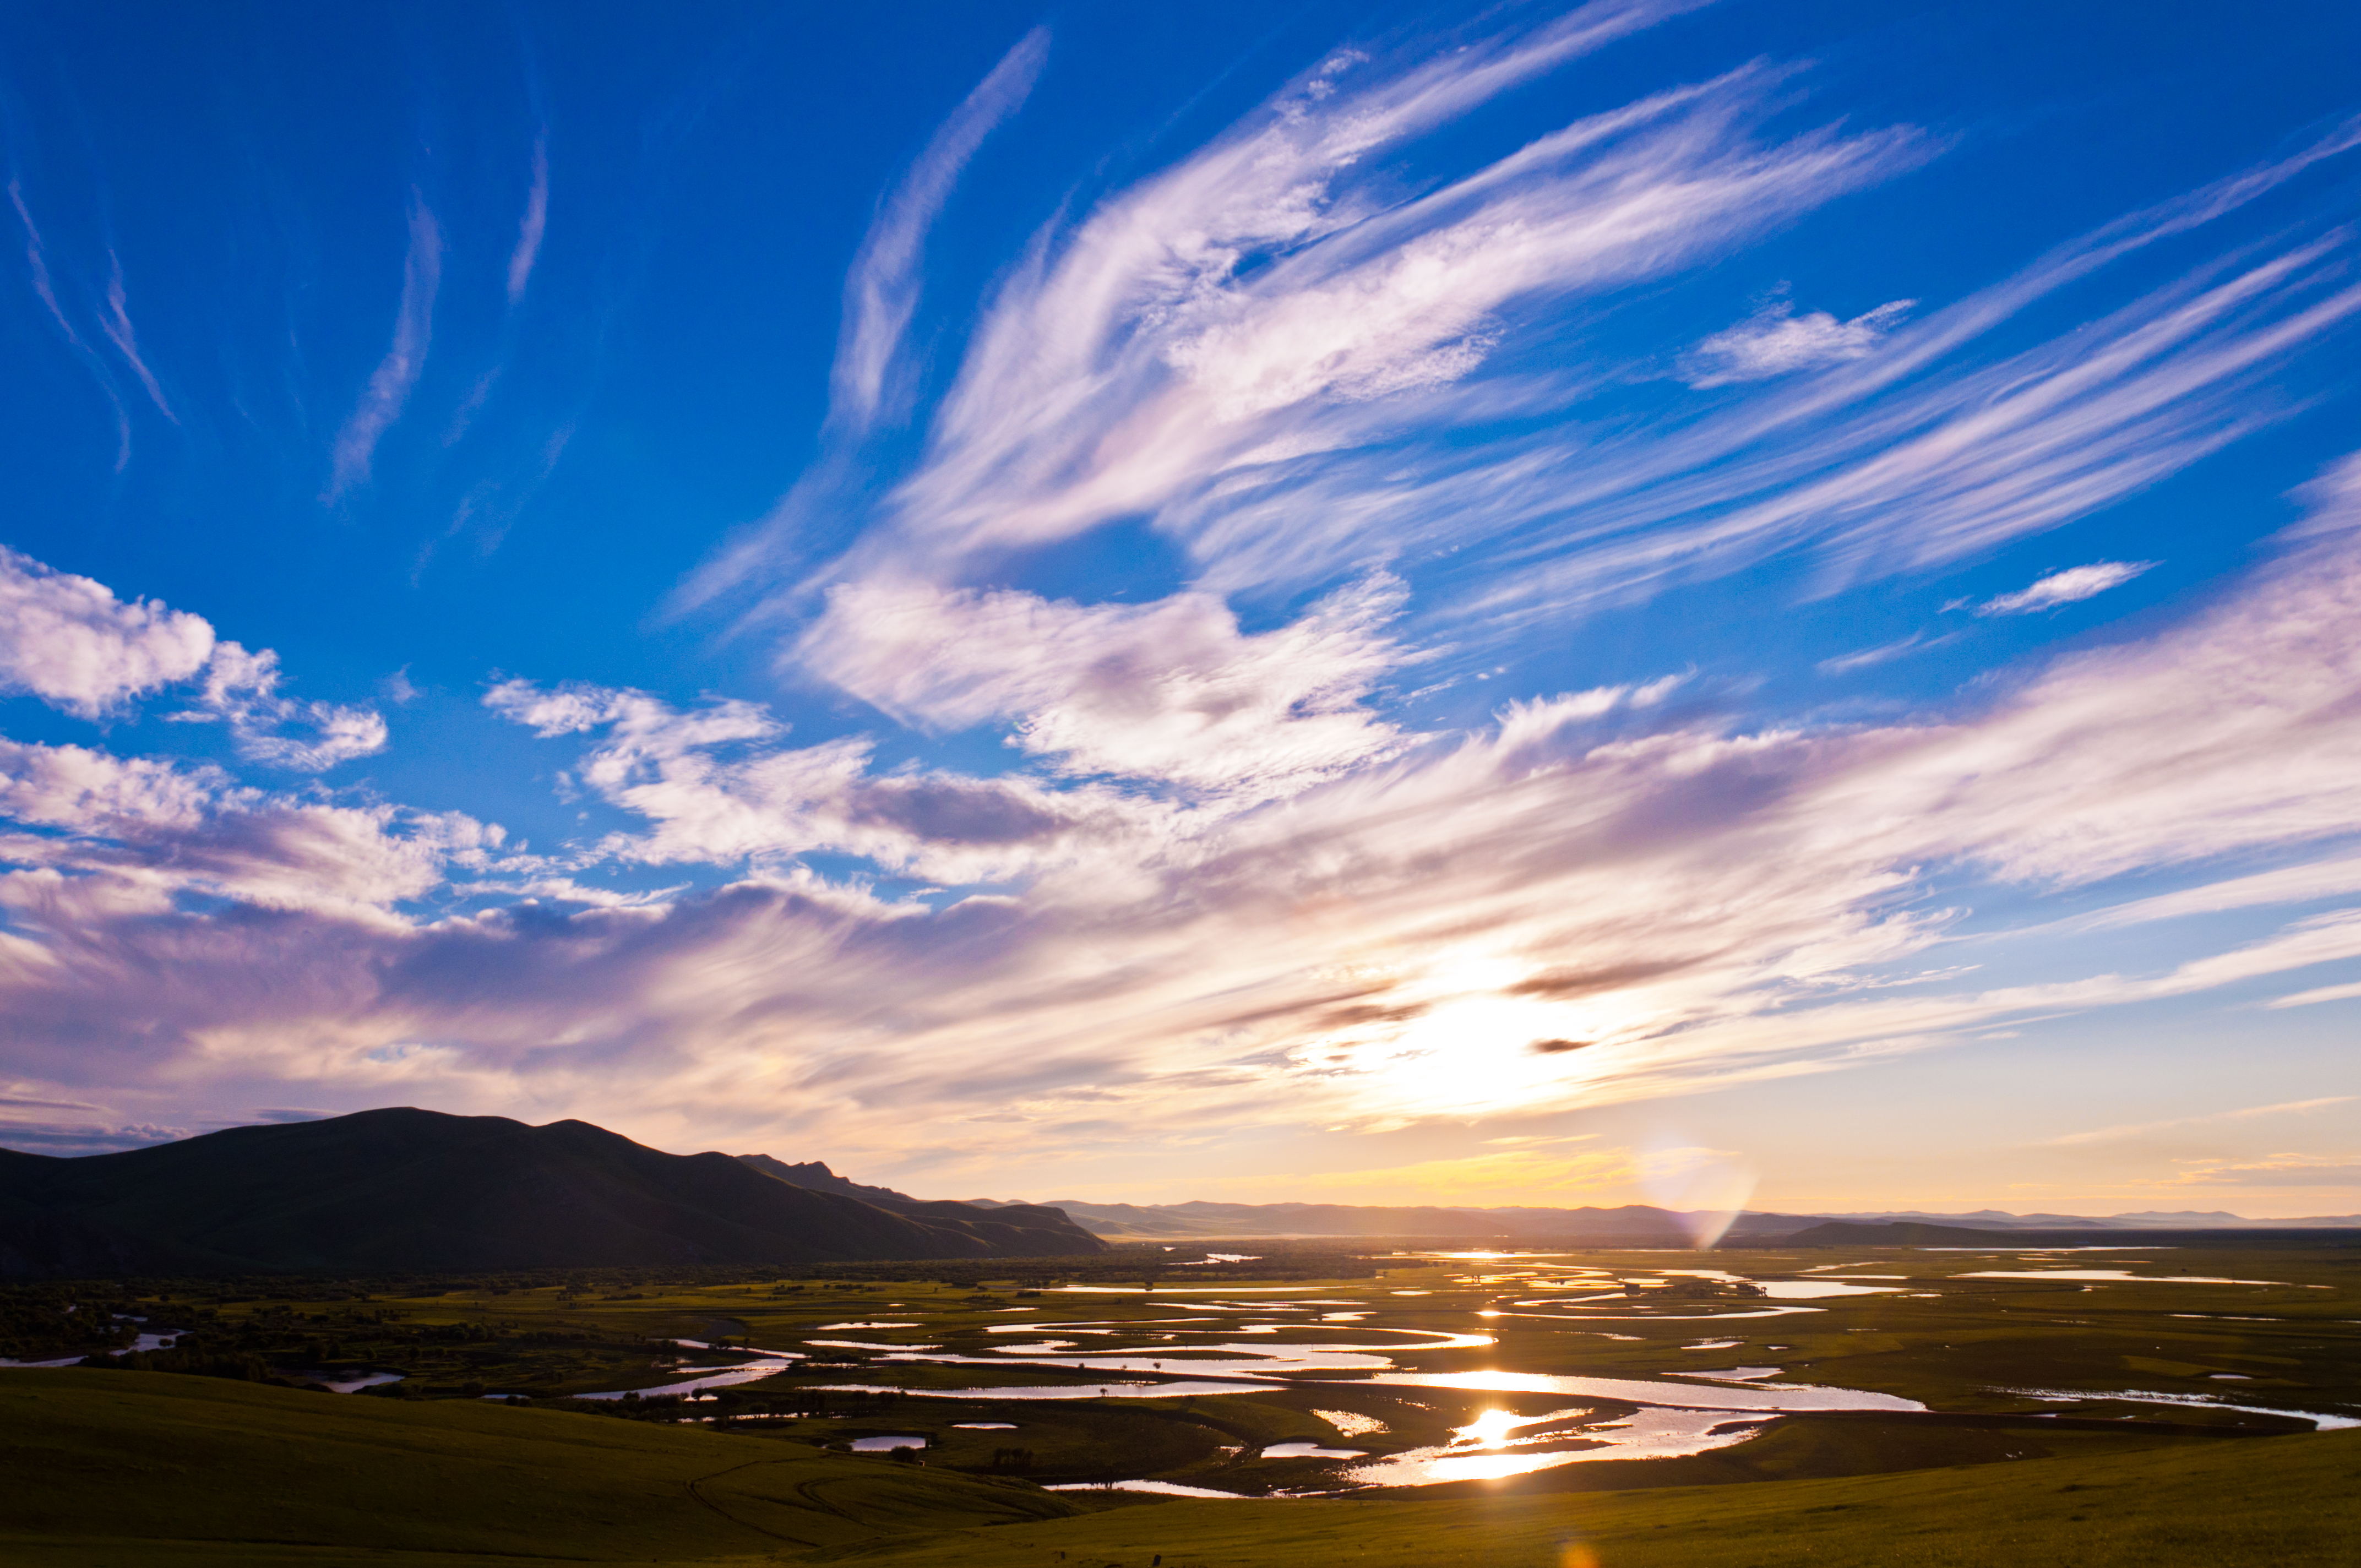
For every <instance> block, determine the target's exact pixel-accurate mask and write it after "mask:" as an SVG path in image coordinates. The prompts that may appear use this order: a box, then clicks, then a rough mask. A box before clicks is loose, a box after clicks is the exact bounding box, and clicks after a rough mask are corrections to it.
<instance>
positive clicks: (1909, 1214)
mask: <svg viewBox="0 0 2361 1568" xmlns="http://www.w3.org/2000/svg"><path fill="white" fill-rule="evenodd" d="M1822 1217H1823V1218H1826V1219H1828V1220H1839V1221H1845V1222H1848V1223H1851V1222H1861V1223H1883V1222H1886V1221H1902V1222H1912V1221H1916V1222H1923V1223H1927V1224H1933V1225H1968V1226H1972V1227H1975V1228H1978V1229H1982V1230H1988V1231H2251V1230H2257V1229H2266V1230H2274V1231H2317V1230H2352V1229H2355V1228H2356V1227H2361V1214H2314V1215H2312V1216H2309V1217H2307V1218H2304V1219H2300V1220H2250V1219H2247V1218H2246V1216H2244V1215H2242V1214H2231V1213H2225V1212H2223V1211H2222V1210H2220V1209H2204V1210H2196V1209H2180V1210H2159V1209H2147V1210H2143V1211H2141V1212H2138V1213H2136V1214H2105V1215H2096V1216H2094V1215H2090V1214H2012V1213H2009V1212H2005V1211H2004V1210H2000V1209H1977V1210H1973V1211H1971V1212H1968V1213H1964V1214H1936V1213H1928V1212H1925V1211H1923V1210H1917V1209H1881V1210H1877V1211H1875V1212H1870V1213H1863V1214H1828V1215H1825V1216H1822Z"/></svg>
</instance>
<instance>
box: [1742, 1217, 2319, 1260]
mask: <svg viewBox="0 0 2361 1568" xmlns="http://www.w3.org/2000/svg"><path fill="white" fill-rule="evenodd" d="M2060 1218H2070V1216H2060ZM2356 1230H2361V1226H2356V1225H2354V1224H2352V1223H2346V1224H2345V1225H2342V1226H2330V1225H2323V1224H2320V1223H2316V1222H2309V1221H2301V1220H2295V1221H2288V1220H2248V1221H2246V1222H2245V1223H2242V1224H2240V1225H2236V1226H2230V1225H2219V1224H2207V1225H2199V1226H2195V1227H2193V1228H2190V1227H2180V1226H2169V1225H2160V1226H2138V1227H2134V1226H2129V1225H2101V1226H2098V1227H2096V1228H2092V1227H2090V1226H2088V1225H2076V1224H2072V1223H2068V1224H2063V1225H2056V1226H2048V1227H2042V1228H2039V1229H2036V1228H2033V1227H2029V1226H2022V1225H2020V1226H2013V1227H2009V1228H2005V1229H1981V1230H1980V1229H1971V1228H1969V1227H1966V1226H1962V1225H1930V1224H1927V1223H1925V1222H1923V1221H1918V1220H1889V1221H1883V1222H1880V1223H1874V1224H1872V1223H1862V1222H1861V1221H1857V1220H1831V1221H1829V1222H1828V1223H1826V1224H1822V1225H1814V1226H1812V1227H1810V1228H1809V1229H1807V1230H1801V1231H1797V1232H1795V1234H1792V1235H1788V1236H1785V1237H1783V1238H1782V1239H1781V1241H1780V1245H1782V1246H1846V1247H1869V1246H1916V1247H1950V1248H1957V1249H1961V1250H1965V1249H1971V1248H1980V1247H1993V1248H1997V1249H2002V1250H2009V1249H2015V1250H2017V1251H2025V1250H2027V1249H2033V1248H2039V1247H2053V1246H2083V1245H2090V1244H2092V1243H2093V1242H2096V1241H2099V1240H2100V1239H2101V1238H2104V1245H2106V1246H2108V1247H2109V1248H2112V1249H2118V1250H2122V1251H2125V1252H2133V1251H2137V1250H2139V1248H2138V1247H2136V1246H2133V1247H2126V1246H2123V1245H2122V1242H2123V1240H2124V1239H2125V1238H2128V1237H2131V1236H2135V1235H2136V1236H2138V1237H2140V1238H2142V1245H2147V1246H2157V1247H2176V1246H2209V1245H2211V1246H2219V1245H2228V1244H2231V1243H2233V1242H2235V1243H2236V1244H2238V1245H2248V1244H2252V1243H2257V1242H2287V1241H2301V1242H2305V1243H2309V1244H2314V1245H2316V1244H2317V1243H2318V1242H2319V1241H2321V1240H2323V1239H2335V1240H2338V1241H2345V1240H2346V1239H2347V1238H2348V1237H2349V1236H2350V1235H2351V1234H2353V1233H2354V1232H2355V1231H2356ZM2332 1231H2342V1232H2343V1233H2345V1234H2343V1235H2340V1236H2334V1237H2333V1238H2332V1237H2331V1236H2330V1233H2331V1232H2332Z"/></svg>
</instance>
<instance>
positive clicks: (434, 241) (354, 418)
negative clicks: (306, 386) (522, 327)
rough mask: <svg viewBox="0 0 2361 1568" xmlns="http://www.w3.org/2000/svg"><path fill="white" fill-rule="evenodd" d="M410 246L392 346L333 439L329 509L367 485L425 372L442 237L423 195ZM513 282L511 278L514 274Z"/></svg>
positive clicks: (413, 216) (416, 201)
mask: <svg viewBox="0 0 2361 1568" xmlns="http://www.w3.org/2000/svg"><path fill="white" fill-rule="evenodd" d="M409 226H410V244H409V249H408V251H407V253H406V254H405V255H404V257H403V258H402V263H401V301H400V302H399V303H398V304H397V305H396V306H395V307H394V314H393V341H392V342H391V343H390V344H389V345H387V347H386V351H385V357H384V358H383V359H381V360H379V362H378V367H377V369H376V370H375V371H374V372H372V373H371V374H370V376H369V379H368V386H367V387H366V388H364V389H362V391H361V397H360V401H359V403H358V404H357V405H356V406H355V407H354V409H353V411H352V415H351V417H350V418H348V419H347V420H346V421H345V425H344V428H343V429H342V430H340V431H338V432H337V433H336V441H335V451H334V455H333V457H332V460H331V465H330V471H329V477H328V489H327V494H326V496H325V497H324V499H326V500H328V501H329V502H331V503H333V502H335V501H336V500H338V499H342V498H343V497H344V496H345V494H346V492H348V491H349V490H350V489H351V488H353V487H354V486H356V485H358V484H362V483H364V482H366V481H367V480H368V477H369V467H370V464H371V463H372V461H373V460H374V459H375V457H376V455H377V446H378V443H379V441H380V440H382V439H383V438H384V435H385V433H386V432H387V431H389V430H390V429H392V428H393V424H394V422H395V421H397V420H399V419H400V418H401V411H402V408H403V406H404V405H405V404H406V403H408V402H409V400H410V394H411V391H412V389H413V388H415V387H416V386H417V385H418V378H419V376H420V375H421V373H423V371H424V370H425V368H426V353H427V348H428V346H429V345H430V344H431V343H432V341H433V338H434V294H435V291H436V290H437V288H439V287H440V285H441V283H442V280H443V234H442V230H441V229H440V228H439V227H437V226H436V225H435V222H434V213H432V212H431V211H429V210H428V208H427V205H426V199H425V197H424V196H423V195H422V194H420V193H419V192H415V191H413V192H411V198H410V225H409ZM512 276H513V274H512Z"/></svg>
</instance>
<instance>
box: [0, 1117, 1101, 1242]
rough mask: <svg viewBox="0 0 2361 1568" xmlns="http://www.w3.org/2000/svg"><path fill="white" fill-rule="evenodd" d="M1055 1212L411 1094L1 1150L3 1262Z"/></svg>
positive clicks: (851, 1235)
mask: <svg viewBox="0 0 2361 1568" xmlns="http://www.w3.org/2000/svg"><path fill="white" fill-rule="evenodd" d="M1100 1247H1101V1244H1100V1243H1099V1242H1098V1241H1097V1240H1095V1239H1094V1238H1093V1237H1092V1236H1090V1235H1089V1234H1087V1233H1085V1232H1083V1231H1082V1230H1081V1229H1079V1228H1077V1227H1075V1226H1073V1225H1071V1224H1070V1223H1066V1222H1065V1220H1064V1217H1063V1216H1062V1215H1056V1214H1054V1213H1052V1212H1048V1211H1037V1212H1029V1213H1027V1214H1026V1215H1025V1216H1024V1217H1023V1219H1022V1220H1021V1221H1011V1220H1008V1219H1006V1218H1004V1214H1003V1213H1002V1212H990V1211H984V1210H979V1209H969V1208H967V1207H966V1206H965V1205H961V1204H917V1203H908V1202H906V1201H905V1202H904V1203H902V1204H898V1205H895V1206H894V1207H890V1208H888V1207H881V1206H879V1205H877V1204H873V1203H869V1202H864V1201H862V1200H860V1199H858V1198H853V1197H849V1196H845V1195H842V1194H839V1193H829V1192H816V1191H812V1190H807V1189H805V1188H800V1187H796V1186H794V1185H791V1184H789V1183H787V1182H784V1181H780V1180H776V1179H773V1178H771V1177H768V1176H765V1175H763V1174H761V1173H759V1172H757V1171H755V1170H752V1169H750V1168H748V1167H747V1166H746V1165H744V1164H743V1163H741V1162H740V1161H738V1160H736V1159H732V1158H731V1157H729V1156H728V1155H722V1154H697V1155H673V1154H665V1153H664V1152H662V1151H661V1150H657V1149H652V1148H648V1147H645V1146H642V1145H639V1144H635V1143H633V1142H631V1140H630V1139H629V1138H626V1137H623V1136H621V1135H619V1134H615V1133H610V1132H608V1131H606V1130H605V1129H604V1128H600V1127H594V1126H592V1125H590V1124H588V1123H587V1122H555V1123H552V1124H549V1125H547V1126H543V1127H532V1126H527V1125H526V1124H523V1123H522V1122H513V1121H511V1120H509V1119H508V1118H506V1117H501V1116H448V1115H444V1114H442V1113H437V1112H433V1111H419V1110H412V1109H408V1108H398V1109H389V1110H382V1111H364V1112H361V1113H357V1114H355V1115H350V1116H338V1117H334V1118H331V1119H329V1120H326V1121H320V1122H302V1123H295V1124H287V1125H279V1126H263V1127H234V1128H231V1129H229V1130H227V1131H225V1132H219V1133H209V1134H206V1135H203V1136H202V1137H196V1138H190V1139H187V1140H185V1141H183V1142H180V1143H174V1144H162V1145H159V1146H154V1147H151V1148H143V1149H132V1150H128V1151H126V1152H124V1153H121V1154H108V1155H92V1156H87V1157H82V1158H76V1159H60V1158H54V1157H45V1156H38V1155H23V1154H8V1155H6V1156H5V1157H0V1276H7V1277H17V1278H25V1277H76V1276H93V1275H103V1274H163V1273H234V1272H246V1271H273V1270H290V1269H296V1270H335V1271H338V1272H348V1273H368V1272H379V1271H401V1270H465V1269H483V1268H551V1267H595V1266H650V1265H664V1264H763V1263H781V1264H785V1263H836V1262H862V1261H875V1260H888V1259H915V1258H930V1257H944V1258H950V1257H988V1256H1008V1255H1028V1256H1039V1255H1049V1254H1057V1253H1086V1252H1096V1251H1098V1250H1100Z"/></svg>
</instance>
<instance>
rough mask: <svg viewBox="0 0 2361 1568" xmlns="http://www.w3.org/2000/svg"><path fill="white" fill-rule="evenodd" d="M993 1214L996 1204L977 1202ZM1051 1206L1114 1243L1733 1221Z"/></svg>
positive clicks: (1634, 1215) (1614, 1230) (1775, 1226)
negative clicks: (989, 1207)
mask: <svg viewBox="0 0 2361 1568" xmlns="http://www.w3.org/2000/svg"><path fill="white" fill-rule="evenodd" d="M968 1201H969V1202H971V1203H974V1204H978V1205H983V1204H991V1203H994V1202H995V1200H993V1199H988V1198H976V1199H970V1200H968ZM1051 1207H1053V1208H1055V1209H1057V1210H1059V1211H1060V1212H1064V1213H1065V1214H1067V1215H1068V1216H1069V1217H1071V1219H1072V1220H1074V1221H1075V1223H1078V1224H1080V1225H1082V1228H1083V1229H1085V1230H1088V1231H1091V1232H1093V1233H1094V1234H1098V1235H1101V1236H1104V1237H1105V1238H1106V1239H1108V1240H1110V1241H1212V1240H1229V1239H1241V1240H1243V1239H1246V1238H1250V1237H1257V1236H1260V1237H1267V1238H1270V1239H1273V1240H1277V1239H1280V1238H1285V1237H1312V1236H1343V1237H1350V1236H1421V1237H1427V1238H1433V1239H1438V1240H1444V1239H1455V1240H1464V1241H1470V1242H1498V1241H1551V1242H1578V1241H1590V1242H1598V1243H1602V1244H1606V1245H1619V1246H1682V1247H1686V1246H1694V1245H1697V1236H1698V1235H1700V1234H1719V1228H1720V1223H1721V1221H1722V1218H1723V1216H1722V1215H1720V1214H1716V1213H1687V1212H1682V1211H1679V1210H1673V1209H1655V1208H1651V1207H1649V1206H1648V1205H1646V1204H1644V1203H1628V1204H1625V1205H1623V1206H1622V1207H1620V1208H1615V1209H1598V1208H1584V1209H1536V1208H1510V1209H1456V1208H1445V1207H1438V1206H1431V1205H1430V1206H1420V1207H1407V1208H1376V1207H1367V1206H1363V1205H1359V1204H1352V1203H1206V1202H1191V1203H1157V1204H1134V1203H1087V1202H1082V1201H1077V1200H1074V1199H1071V1198H1060V1199H1058V1200H1056V1201H1054V1202H1053V1203H1052V1204H1051ZM1816 1223H1818V1222H1817V1217H1816V1216H1796V1215H1787V1214H1748V1215H1744V1216H1741V1220H1740V1223H1739V1225H1737V1226H1735V1227H1733V1228H1732V1232H1731V1234H1733V1235H1744V1236H1748V1237H1752V1238H1756V1239H1761V1238H1766V1237H1770V1236H1775V1235H1781V1234H1785V1233H1786V1232H1788V1231H1794V1230H1801V1229H1803V1228H1804V1227H1805V1226H1806V1225H1811V1224H1816Z"/></svg>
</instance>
